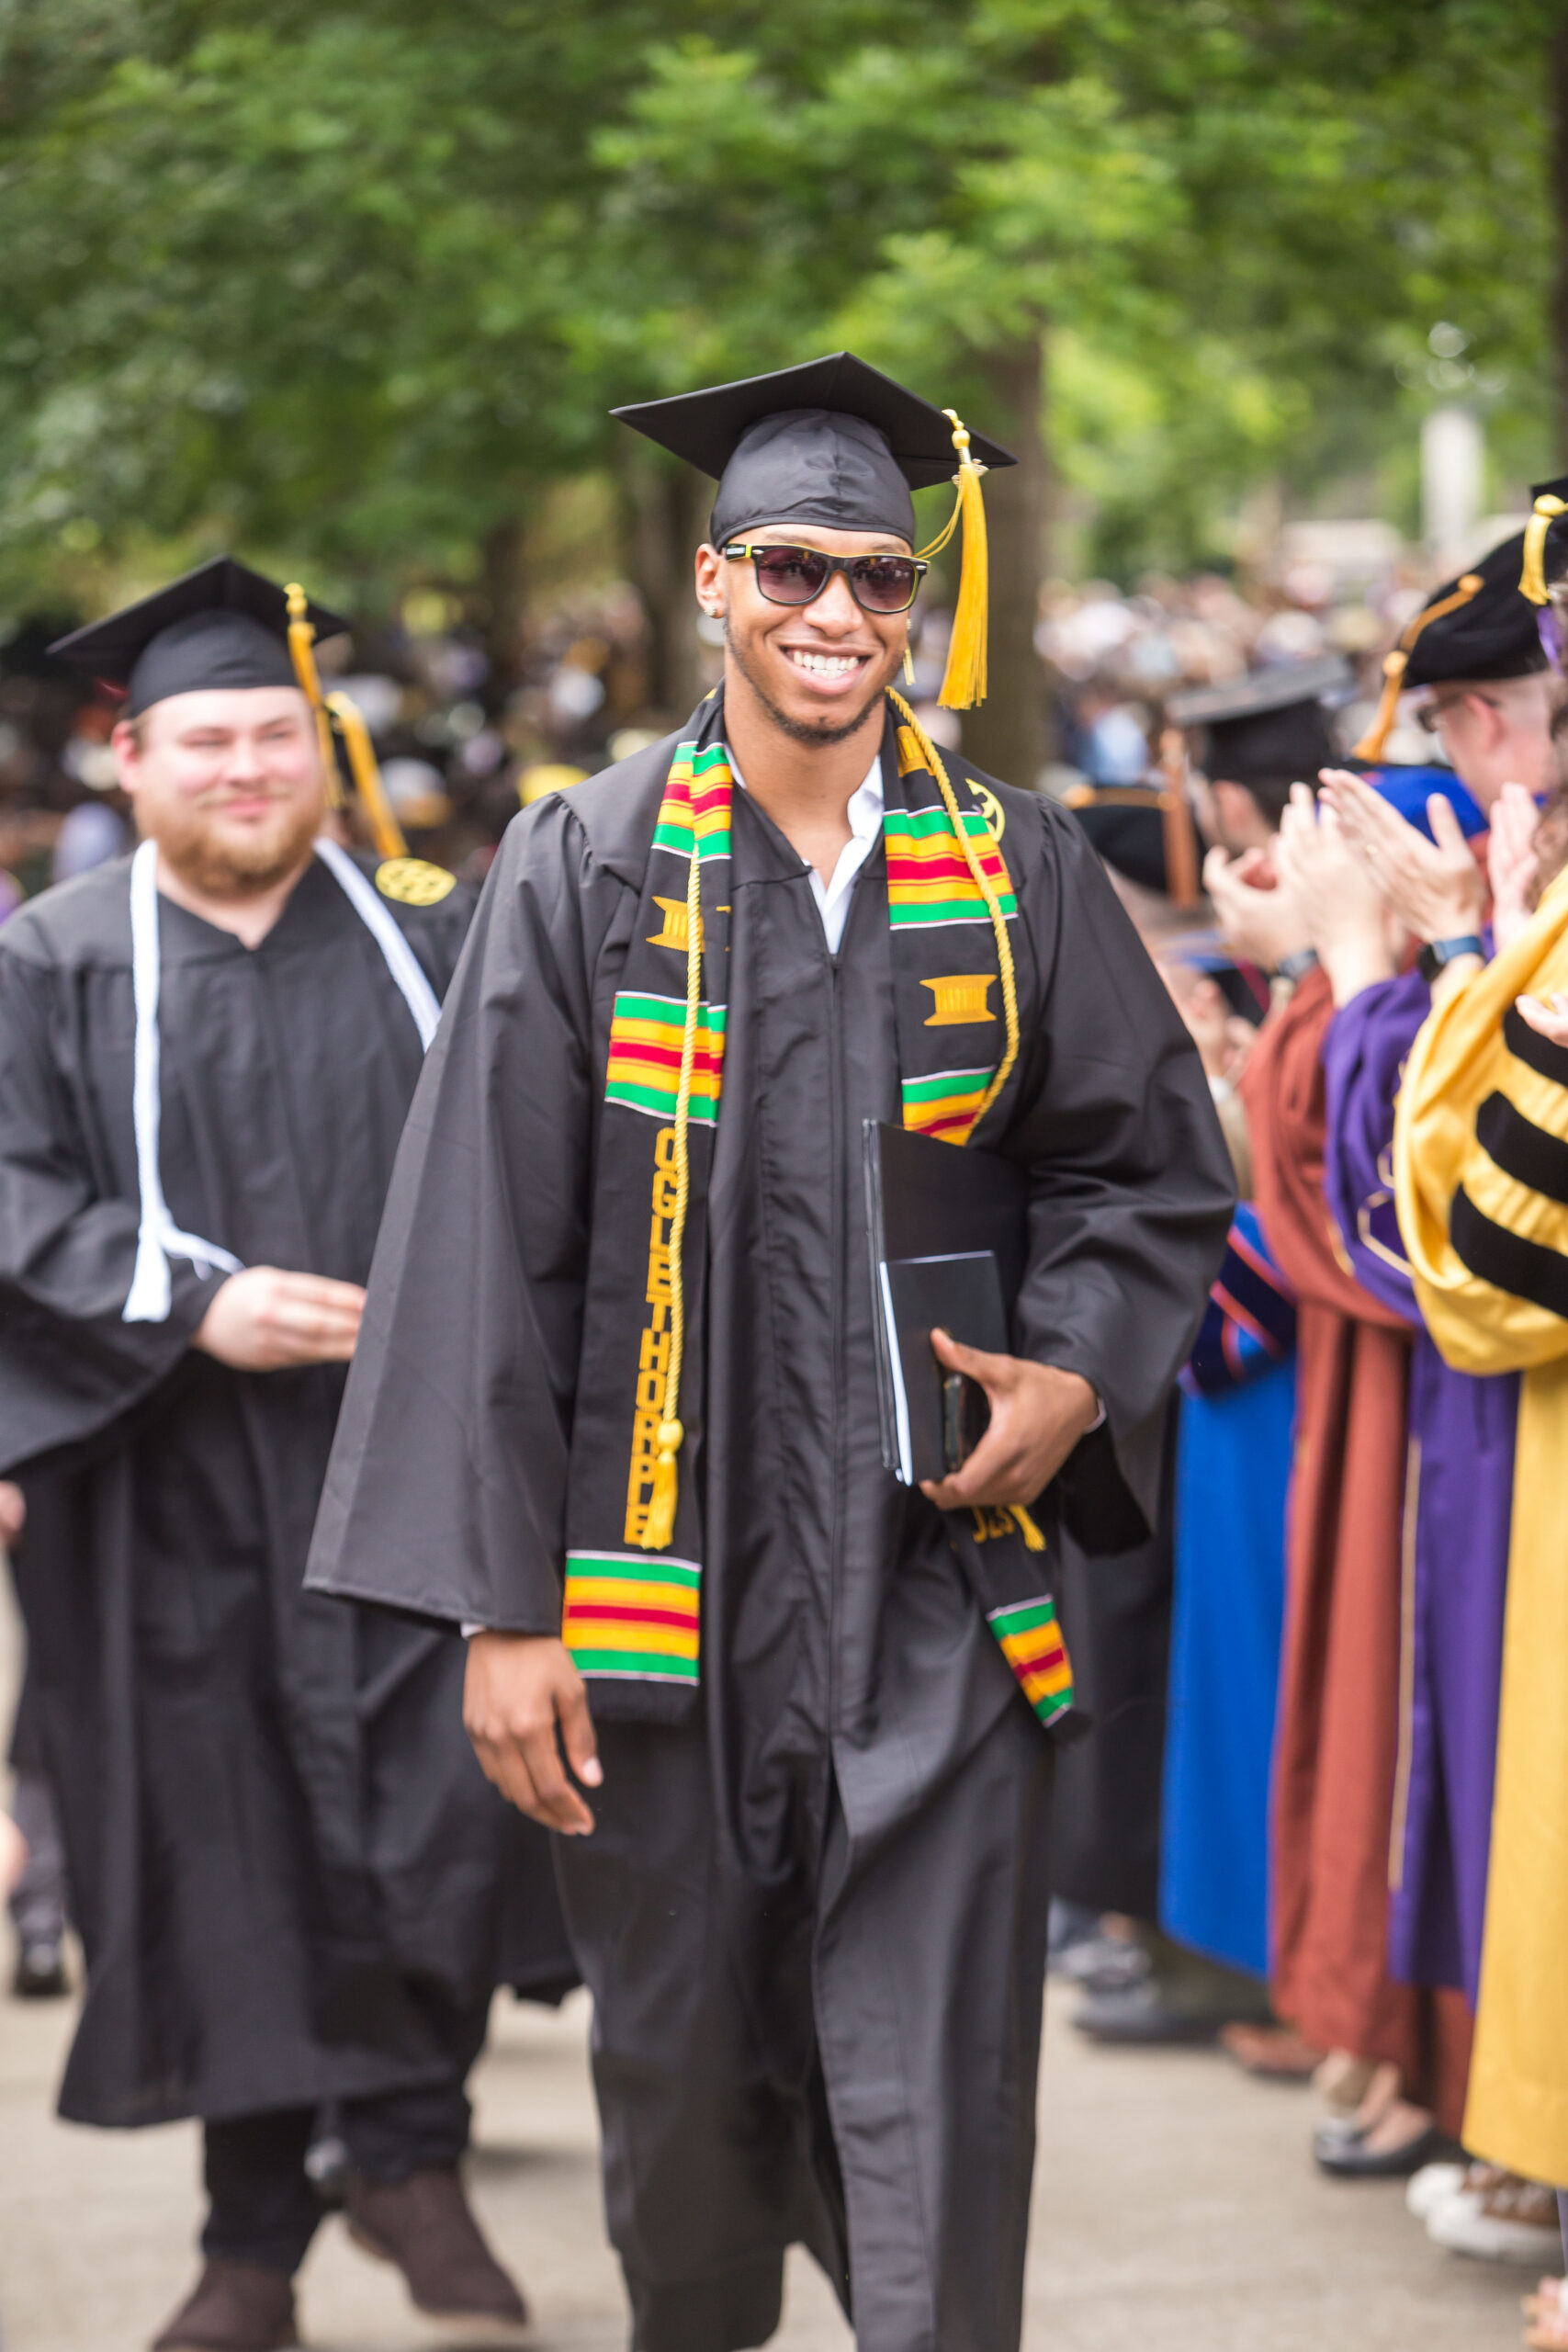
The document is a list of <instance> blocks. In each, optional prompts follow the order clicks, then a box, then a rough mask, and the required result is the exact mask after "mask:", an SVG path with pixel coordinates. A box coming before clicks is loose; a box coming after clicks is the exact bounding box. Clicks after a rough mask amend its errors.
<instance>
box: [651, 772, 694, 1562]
mask: <svg viewBox="0 0 1568 2352" xmlns="http://www.w3.org/2000/svg"><path fill="white" fill-rule="evenodd" d="M688 806H690V803H688ZM702 994H703V873H702V860H701V858H700V857H699V856H698V854H697V812H696V810H695V809H692V870H691V872H690V874H689V875H688V876H687V877H686V1023H685V1027H684V1028H683V1029H682V1032H681V1080H680V1084H679V1086H678V1088H677V1090H676V1094H675V1207H674V1212H673V1214H672V1216H671V1219H670V1359H669V1362H668V1363H667V1364H666V1366H665V1372H664V1408H663V1415H662V1418H661V1419H660V1424H659V1433H658V1437H657V1439H656V1441H655V1442H656V1443H657V1445H658V1448H659V1451H658V1453H657V1454H656V1455H655V1457H654V1464H653V1492H652V1494H651V1495H650V1496H649V1504H648V1510H647V1512H646V1514H645V1516H644V1519H643V1525H642V1534H641V1535H640V1537H639V1538H638V1543H639V1545H640V1548H641V1549H642V1550H643V1551H645V1552H662V1551H663V1550H665V1548H666V1547H667V1546H668V1545H669V1544H672V1543H673V1542H674V1540H675V1505H676V1502H677V1500H678V1499H679V1483H678V1478H677V1474H676V1469H675V1457H676V1455H677V1454H678V1453H680V1451H681V1448H682V1445H683V1444H684V1442H685V1437H686V1432H685V1430H683V1429H682V1426H681V1423H680V1421H679V1420H678V1419H676V1415H677V1413H678V1412H679V1410H680V1405H681V1360H682V1356H683V1355H684V1354H685V1351H686V1286H685V1283H684V1280H683V1279H682V1272H681V1253H682V1246H683V1244H684V1242H685V1238H686V1204H687V1202H688V1201H689V1200H690V1198H691V1191H692V1159H691V1115H692V1072H693V1070H694V1068H695V1066H696V1058H697V1023H698V1020H699V1018H700V1014H701V1009H702Z"/></svg>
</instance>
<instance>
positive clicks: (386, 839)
mask: <svg viewBox="0 0 1568 2352" xmlns="http://www.w3.org/2000/svg"><path fill="white" fill-rule="evenodd" d="M283 593H284V594H285V595H286V596H287V597H288V655H289V659H290V661H291V662H293V664H294V674H295V676H296V677H297V678H298V679H299V690H300V692H301V693H302V694H303V695H304V697H305V699H306V701H307V702H308V703H309V704H310V708H311V711H312V712H313V714H314V716H315V721H316V743H317V748H318V749H319V751H320V752H321V770H322V774H323V775H324V776H325V779H326V786H327V805H328V807H329V808H333V809H341V808H342V807H343V786H342V785H341V783H340V781H339V777H338V765H337V744H336V741H335V738H334V733H333V729H334V727H335V729H336V731H337V733H338V734H341V735H342V737H343V740H344V747H345V749H346V750H347V752H348V765H349V772H350V774H351V775H353V777H354V788H355V792H356V793H357V794H358V796H359V802H360V806H361V807H362V808H363V809H364V811H365V820H366V823H367V825H368V826H369V828H370V833H371V838H372V840H373V841H374V842H375V844H376V849H377V853H378V855H379V856H381V857H406V856H407V855H408V848H409V845H408V842H407V841H406V840H405V839H404V837H403V829H402V827H401V826H400V824H399V822H398V820H397V819H396V817H395V816H394V815H393V814H392V807H391V803H390V801H389V799H388V798H387V788H386V786H385V785H383V783H382V782H381V771H380V768H379V766H378V764H377V760H376V749H375V746H374V744H373V743H372V742H371V741H370V729H368V728H367V726H366V724H365V718H364V714H363V713H362V712H361V711H360V710H359V708H358V707H357V706H356V705H355V704H354V703H353V702H351V701H350V700H349V698H348V696H347V695H323V694H322V692H321V672H320V671H319V670H318V669H317V667H316V631H315V628H314V627H313V625H312V623H311V621H310V618H309V615H310V600H309V598H308V597H307V596H306V594H305V591H304V590H303V588H301V587H300V585H299V582H298V581H297V580H291V581H290V582H289V583H288V587H287V588H286V589H285V590H284V592H283Z"/></svg>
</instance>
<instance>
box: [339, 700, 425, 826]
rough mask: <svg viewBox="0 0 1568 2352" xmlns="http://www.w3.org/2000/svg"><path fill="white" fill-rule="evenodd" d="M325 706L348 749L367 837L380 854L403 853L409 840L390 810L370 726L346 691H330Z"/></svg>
mask: <svg viewBox="0 0 1568 2352" xmlns="http://www.w3.org/2000/svg"><path fill="white" fill-rule="evenodd" d="M327 708H328V709H329V710H330V711H331V713H332V715H333V718H335V719H336V721H337V724H338V729H339V731H340V732H341V734H342V736H343V740H344V747H345V749H346V750H347V752H348V765H349V773H350V774H351V775H352V776H353V778H354V788H355V792H356V793H357V794H358V795H359V805H360V807H361V808H362V809H364V811H365V818H366V822H367V824H368V826H369V828H370V837H371V839H372V841H374V842H375V844H376V850H377V854H378V856H380V857H406V856H407V855H408V854H409V845H408V842H406V841H405V840H404V838H403V829H402V827H401V826H400V824H399V822H398V820H397V819H396V817H394V816H393V814H392V804H391V802H390V801H389V799H388V797H387V787H386V786H385V785H384V784H383V783H382V781H381V770H380V768H379V766H378V764H377V760H376V747H375V745H374V744H373V743H372V742H371V741H370V729H368V727H367V726H366V724H365V719H364V716H363V714H362V712H361V711H360V709H359V707H358V705H357V704H356V703H353V702H350V700H349V698H348V696H347V695H328V696H327Z"/></svg>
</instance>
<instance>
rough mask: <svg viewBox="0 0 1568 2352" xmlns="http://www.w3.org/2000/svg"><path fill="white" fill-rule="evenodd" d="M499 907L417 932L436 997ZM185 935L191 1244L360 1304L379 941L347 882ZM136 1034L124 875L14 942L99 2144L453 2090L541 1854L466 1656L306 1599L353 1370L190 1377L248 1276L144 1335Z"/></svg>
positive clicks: (393, 1101)
mask: <svg viewBox="0 0 1568 2352" xmlns="http://www.w3.org/2000/svg"><path fill="white" fill-rule="evenodd" d="M388 903H390V902H388ZM471 908H472V901H471V899H470V898H469V895H468V893H467V892H466V891H462V890H455V891H453V892H452V893H450V894H449V895H448V896H447V897H446V899H444V900H442V901H441V902H440V903H439V904H438V905H436V906H434V907H430V908H416V907H408V906H403V905H400V904H399V905H395V906H393V907H392V911H393V913H394V915H395V916H396V919H397V920H398V922H400V925H401V927H402V929H403V931H404V933H405V934H406V936H407V937H408V939H409V941H410V944H411V945H412V948H413V952H414V954H415V955H416V956H418V958H419V959H420V962H421V964H422V965H423V968H424V970H425V973H426V976H427V977H428V978H429V979H430V981H431V983H432V985H433V987H434V989H435V990H436V992H437V994H439V993H441V992H442V991H443V990H444V989H445V988H446V984H447V982H448V981H449V979H450V978H451V974H452V971H453V968H454V966H455V964H456V962H457V955H458V951H459V949H460V947H461V944H462V941H463V937H464V934H465V933H466V931H467V928H468V922H469V919H470V914H471ZM159 911H160V933H161V945H162V970H163V980H162V1003H161V1007H160V1029H161V1035H162V1045H163V1055H162V1062H163V1086H162V1148H161V1162H162V1170H163V1179H164V1193H165V1195H166V1197H167V1200H168V1204H169V1208H170V1211H171V1214H172V1216H173V1217H174V1220H175V1224H176V1225H177V1226H179V1227H183V1229H184V1230H185V1231H186V1232H188V1233H194V1234H197V1235H198V1236H200V1237H201V1238H204V1239H206V1240H209V1241H213V1242H215V1243H217V1244H219V1245H220V1246H221V1247H223V1248H226V1249H228V1250H231V1252H232V1253H233V1254H234V1255H235V1256H237V1257H238V1258H240V1259H241V1260H242V1261H243V1263H245V1264H247V1265H257V1264H270V1265H277V1266H282V1267H286V1268H289V1269H294V1270H298V1271H302V1272H315V1273H321V1274H329V1275H334V1276H336V1277H338V1278H340V1279H342V1280H344V1281H349V1282H363V1281H364V1280H365V1278H366V1276H367V1273H368V1272H369V1265H370V1256H371V1250H372V1246H373V1243H374V1240H375V1235H376V1227H377V1223H378V1217H379V1215H380V1210H381V1204H382V1201H383V1198H384V1196H385V1193H386V1187H387V1182H388V1179H389V1174H390V1171H391V1167H392V1160H393V1156H394V1153H395V1151H396V1148H397V1143H398V1138H399V1136H400V1132H401V1128H402V1124H403V1119H404V1116H405V1114H406V1112H407V1108H408V1103H409V1101H410V1098H411V1096H412V1092H413V1089H414V1085H415V1081H416V1080H417V1079H418V1077H419V1073H420V1068H421V1060H422V1057H421V1051H420V1043H419V1037H418V1034H417V1031H416V1029H415V1027H414V1023H413V1021H412V1016H411V1014H410V1012H409V1010H408V1008H407V1006H406V1004H405V1003H404V1001H403V999H402V997H401V996H400V994H399V992H398V990H397V989H396V987H395V985H394V983H393V981H392V979H391V977H390V975H389V972H388V969H387V967H386V964H385V962H384V961H383V958H382V956H381V954H380V951H379V949H378V946H377V945H376V943H375V941H374V940H373V939H372V937H371V936H370V934H369V933H368V932H367V929H366V926H365V925H364V923H363V922H361V920H360V918H359V917H358V915H357V914H356V913H355V911H354V910H353V908H352V907H351V906H350V904H349V902H348V900H347V899H346V898H345V897H344V892H343V890H342V888H340V886H339V885H338V883H337V882H336V881H335V880H334V879H333V876H332V875H331V874H330V873H329V872H328V871H327V870H326V868H325V867H324V866H323V865H321V863H320V862H313V863H312V865H310V867H309V868H308V869H307V871H306V873H305V874H304V876H302V878H301V880H300V881H299V885H298V886H297V888H296V889H295V890H294V892H293V895H292V897H291V898H290V899H289V901H288V907H287V908H286V910H285V911H284V913H283V915H282V916H281V918H280V919H279V921H278V922H277V924H276V927H275V928H274V930H273V931H272V932H271V933H269V934H268V936H267V938H266V939H265V942H264V943H263V944H262V945H261V946H260V947H258V948H256V949H254V951H252V950H247V949H246V948H245V947H244V946H243V944H241V943H240V941H238V940H237V939H235V938H233V937H232V936H231V934H229V933H225V932H222V931H219V930H216V929H214V928H213V927H212V926H211V925H209V924H208V923H206V922H202V921H200V920H199V918H197V916H195V915H192V914H190V913H188V912H186V911H185V910H183V909H181V908H179V907H177V906H175V905H174V904H173V903H172V902H171V901H169V900H167V899H160V902H159ZM133 1031H134V1009H133V1001H132V988H131V975H130V910H129V881H128V862H127V861H124V860H121V861H119V862H118V863H116V864H115V865H108V866H105V867H102V868H100V869H98V870H97V871H96V872H95V873H93V874H91V875H89V876H85V877H84V878H83V879H82V880H80V881H78V882H73V883H71V884H68V885H66V886H64V887H62V888H60V889H58V890H52V891H50V892H47V893H46V894H45V895H44V896H43V897H42V898H40V899H37V900H35V901H34V902H33V903H32V904H31V905H29V906H28V907H27V908H26V909H24V910H22V911H20V912H19V913H17V915H16V916H14V917H13V919H12V921H11V922H9V923H8V924H7V925H6V928H5V931H4V933H0V1471H3V1472H7V1473H9V1472H19V1474H20V1478H21V1483H22V1485H23V1487H24V1488H27V1489H28V1490H29V1494H30V1498H31V1500H32V1502H33V1516H32V1521H31V1524H30V1525H29V1528H28V1533H27V1536H26V1537H25V1538H24V1541H23V1543H22V1544H21V1546H20V1547H19V1549H18V1554H17V1575H18V1583H19V1588H20V1590H21V1593H22V1599H23V1605H24V1610H25V1612H26V1617H27V1623H28V1637H29V1645H30V1661H31V1663H30V1678H29V1679H30V1689H31V1693H32V1700H33V1704H34V1708H35V1713H36V1721H37V1724H38V1727H39V1736H40V1738H41V1740H42V1743H43V1747H44V1749H45V1752H46V1755H47V1758H48V1763H49V1769H50V1772H51V1779H52V1780H53V1782H54V1785H55V1788H56V1791H57V1793H58V1796H59V1799H60V1802H61V1805H62V1816H63V1824H64V1829H65V1836H66V1844H67V1851H68V1860H69V1868H70V1873H71V1881H72V1902H73V1915H74V1917H75V1918H76V1920H77V1921H78V1923H79V1925H80V1927H81V1929H82V1932H83V1935H84V1939H85V1945H86V1951H87V1958H88V1977H87V1994H86V2000H85V2007H84V2012H83V2017H82V2021H81V2026H80V2030H79V2031H78V2034H77V2038H76V2042H75V2045H74V2047H73V2051H72V2053H71V2057H70V2061H69V2063H68V2065H67V2069H66V2075H65V2080H64V2085H63V2088H62V2098H61V2109H62V2113H64V2114H66V2115H68V2116H70V2117H72V2118H73V2119H75V2120H80V2121H85V2122H93V2123H103V2124H140V2123H151V2122H161V2121H163V2120H166V2119H168V2118H171V2117H175V2116H179V2115H185V2114H188V2113H192V2112H194V2113H197V2114H198V2115H202V2116H207V2117H217V2116H226V2115H234V2114H241V2113H245V2112H248V2111H251V2110H254V2109H264V2108H275V2107H282V2106H288V2105H293V2104H298V2103H313V2102H315V2101H317V2100H319V2099H321V2098H327V2097H333V2096H346V2095H351V2094H355V2093H361V2092H368V2091H373V2090H376V2089H378V2088H382V2087H391V2086H397V2085H400V2084H402V2083H406V2082H412V2081H418V2080H424V2079H429V2078H431V2077H432V2076H434V2075H439V2074H441V2073H443V2072H445V2071H446V2055H445V2049H444V2046H443V2044H442V2043H441V2041H438V2040H437V2039H435V2038H433V2026H432V2022H431V2021H432V2019H433V2018H436V2017H439V2016H442V2015H444V2014H445V2013H446V2007H449V2006H451V2005H455V2004H465V2003H466V2004H472V2003H473V2002H474V2001H475V2000H476V1998H478V1997H479V1996H482V1995H483V1993H484V1992H485V1991H486V1990H487V1989H488V1988H489V1986H490V1985H491V1983H492V1982H493V1981H494V1975H495V1970H496V1964H497V1935H498V1928H499V1924H500V1922H499V1916H498V1894H497V1880H498V1855H499V1852H500V1845H501V1841H502V1839H505V1840H507V1841H508V1842H509V1844H510V1842H511V1841H513V1840H514V1839H515V1838H516V1834H517V1826H516V1825H515V1824H514V1823H513V1821H512V1820H511V1819H510V1817H509V1816H508V1815H507V1814H506V1810H505V1808H504V1807H502V1805H500V1804H498V1803H497V1801H496V1800H495V1799H494V1798H493V1796H492V1794H491V1792H490V1791H489V1789H488V1788H487V1787H486V1785H485V1783H484V1781H482V1778H481V1777H480V1776H479V1771H478V1769H477V1766H476V1765H475V1762H474V1759H473V1758H472V1756H471V1754H470V1753H469V1751H468V1742H467V1740H466V1738H465V1736H464V1735H463V1731H462V1724H461V1699H460V1691H461V1674H462V1665H463V1660H462V1654H461V1645H460V1643H458V1642H457V1641H455V1640H453V1639H452V1638H451V1637H450V1635H449V1634H447V1633H446V1632H445V1631H443V1630H440V1629H437V1628H432V1627H428V1626H414V1625H409V1624H404V1623H398V1622H396V1621H394V1620H391V1619H389V1618H387V1617H385V1616H384V1615H381V1614H379V1613H378V1614H376V1615H370V1614H368V1613H367V1612H363V1611H355V1610H351V1609H345V1608H344V1607H342V1606H340V1605H338V1604H336V1603H333V1602H330V1601H324V1600H321V1599H319V1598H316V1597H314V1596H307V1595H306V1594H305V1592H304V1590H303V1586H302V1577H303V1571H304V1563H305V1556H306V1552H307V1548H308V1546H309V1543H310V1529H311V1524H312V1521H313V1520H314V1517H315V1510H316V1503H317V1499H318V1497H319V1495H320V1492H321V1479H322V1476H323V1474H324V1471H325V1468H326V1462H327V1455H328V1451H329V1449H330V1447H331V1443H332V1437H333V1426H334V1424H335V1421H336V1418H337V1410H338V1406H339V1403H340V1400H341V1397H342V1392H343V1381H344V1374H343V1370H342V1369H341V1368H340V1367H336V1366H319V1367H312V1368H310V1369H306V1370H299V1371H286V1372H274V1373H267V1374H241V1373H235V1372H232V1371H230V1370H229V1369H228V1368H227V1367H225V1366H223V1365H220V1364H219V1363H216V1362H214V1361H213V1360H212V1359H211V1358H210V1357H208V1356H205V1355H201V1354H198V1353H197V1352H195V1351H192V1350H191V1349H190V1348H189V1347H188V1344H187V1342H188V1340H189V1338H190V1335H191V1333H192V1332H193V1331H194V1329H195V1328H196V1326H197V1323H198V1322H199V1320H200V1318H201V1317H202V1315H203V1314H204V1312H205V1311H206V1307H207V1305H208V1302H209V1299H210V1297H211V1295H212V1294H213V1292H214V1291H215V1289H216V1288H217V1286H218V1283H220V1281H221V1279H222V1277H221V1275H219V1274H214V1275H198V1274H197V1272H195V1271H194V1270H193V1268H192V1267H191V1266H190V1264H189V1263H188V1262H187V1261H184V1260H181V1259H174V1260H172V1261H171V1272H172V1277H173V1305H172V1309H171V1312H170V1315H169V1317H168V1320H167V1321H166V1322H164V1323H126V1322H124V1321H122V1320H121V1309H122V1307H123V1305H124V1302H125V1298H126V1295H127V1292H128V1290H129V1288H130V1279H131V1269H132V1264H133V1261H134V1257H135V1250H136V1232H137V1222H138V1191H137V1181H136V1158H135V1146H134V1136H133V1130H132V1125H131V1111H130V1103H131V1057H132V1038H133ZM539 1847H540V1850H541V1851H542V1849H543V1840H542V1838H541V1839H540V1841H539ZM540 1875H541V1874H540V1872H539V1871H538V1870H537V1868H536V1870H535V1871H534V1874H533V1876H534V1889H533V1891H534V1894H535V1898H536V1904H535V1907H536V1905H537V1897H538V1894H539V1892H540ZM546 1899H547V1902H548V1903H549V1906H550V1910H551V1912H552V1914H553V1909H554V1905H553V1893H552V1892H550V1891H549V1890H548V1889H547V1887H546ZM553 1943H554V1947H555V1951H556V1959H555V1962H554V1973H555V1975H556V1978H557V1980H559V1978H560V1976H561V1974H562V1973H563V1972H564V1971H565V1970H567V1969H568V1968H569V1966H570V1963H569V1962H567V1961H566V1959H565V1957H564V1954H563V1953H562V1951H561V1939H560V1936H559V1932H558V1929H557V1931H556V1934H555V1936H554V1938H553ZM545 1973H549V1972H548V1969H547V1970H546V1972H545ZM429 1996H435V1997H434V1998H432V1997H429Z"/></svg>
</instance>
